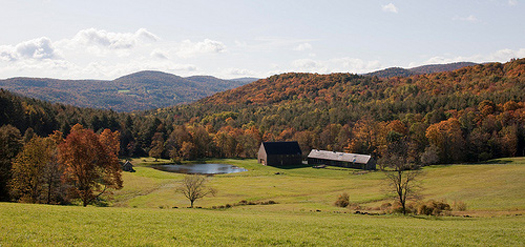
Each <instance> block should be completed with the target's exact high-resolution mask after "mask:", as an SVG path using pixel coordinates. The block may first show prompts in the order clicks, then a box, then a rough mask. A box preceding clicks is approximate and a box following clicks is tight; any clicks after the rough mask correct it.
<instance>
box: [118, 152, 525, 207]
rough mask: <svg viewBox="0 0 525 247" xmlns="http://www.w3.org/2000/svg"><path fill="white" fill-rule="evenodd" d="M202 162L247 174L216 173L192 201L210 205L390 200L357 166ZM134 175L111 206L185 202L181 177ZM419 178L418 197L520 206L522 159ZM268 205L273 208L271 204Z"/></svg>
mask: <svg viewBox="0 0 525 247" xmlns="http://www.w3.org/2000/svg"><path fill="white" fill-rule="evenodd" d="M205 162H207V163H226V164H232V165H236V166H240V167H244V168H246V169H248V170H249V171H247V172H241V173H234V174H225V175H216V176H213V177H210V184H211V185H212V186H214V187H215V188H216V189H218V191H219V193H218V195H217V196H216V197H207V198H204V199H201V200H199V201H197V202H196V205H197V206H202V207H211V206H219V205H225V204H234V203H236V202H239V201H241V200H248V201H268V200H274V201H277V202H279V203H280V206H278V208H279V210H290V211H294V210H295V211H297V210H306V211H308V210H316V209H322V210H338V208H336V207H334V206H333V203H334V201H335V200H336V198H337V196H338V195H339V194H341V193H343V192H346V193H348V194H349V196H350V201H351V202H352V203H358V204H360V205H361V206H363V207H368V208H377V207H378V206H380V205H381V204H382V203H385V202H392V201H393V199H392V197H391V196H389V195H388V193H387V192H388V191H387V184H386V182H385V179H384V174H382V173H381V172H378V171H375V172H362V171H361V170H355V169H345V168H338V167H328V169H313V168H311V167H309V166H304V167H298V168H294V169H283V168H276V167H269V166H262V165H260V164H258V163H257V162H256V160H251V159H246V160H237V159H222V160H207V161H205ZM136 169H137V172H136V173H124V189H123V190H121V191H117V192H115V195H114V205H117V206H128V207H139V208H144V207H150V208H151V207H174V206H177V207H186V206H187V205H188V201H187V200H186V199H185V198H184V197H183V196H182V195H181V194H178V193H176V192H175V188H176V187H177V186H178V184H179V183H180V181H181V179H182V177H183V175H181V174H176V173H168V172H163V171H158V170H155V169H152V168H150V167H147V166H139V167H137V168H136ZM423 171H424V173H423V175H422V176H421V186H422V190H421V192H420V194H421V195H422V197H423V199H425V200H428V199H435V200H446V201H447V202H448V203H452V202H453V201H463V202H465V203H467V206H468V208H469V210H477V211H511V212H513V211H523V210H525V197H523V196H521V194H522V193H523V191H525V180H524V179H523V177H525V158H508V159H498V160H493V161H491V163H485V164H475V165H473V164H469V165H448V166H431V167H425V168H424V169H423ZM272 208H273V207H272Z"/></svg>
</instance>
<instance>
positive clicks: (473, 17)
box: [452, 15, 480, 23]
mask: <svg viewBox="0 0 525 247" xmlns="http://www.w3.org/2000/svg"><path fill="white" fill-rule="evenodd" d="M452 20H455V21H466V22H472V23H476V22H480V20H479V19H478V18H476V17H475V16H474V15H469V16H467V17H459V16H456V17H454V18H452Z"/></svg>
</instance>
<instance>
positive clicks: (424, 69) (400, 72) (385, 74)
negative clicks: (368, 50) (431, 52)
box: [364, 62, 477, 78]
mask: <svg viewBox="0 0 525 247" xmlns="http://www.w3.org/2000/svg"><path fill="white" fill-rule="evenodd" d="M474 65H477V63H472V62H457V63H447V64H430V65H423V66H418V67H414V68H409V69H404V68H400V67H391V68H386V69H383V70H378V71H374V72H371V73H367V74H364V75H366V76H377V77H382V78H389V77H394V76H399V77H407V76H412V75H421V74H431V73H438V72H445V71H452V70H457V69H461V68H463V67H468V66H474Z"/></svg>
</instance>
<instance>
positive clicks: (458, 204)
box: [452, 201, 467, 211]
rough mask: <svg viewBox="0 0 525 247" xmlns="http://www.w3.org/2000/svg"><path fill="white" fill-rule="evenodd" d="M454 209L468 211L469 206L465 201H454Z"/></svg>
mask: <svg viewBox="0 0 525 247" xmlns="http://www.w3.org/2000/svg"><path fill="white" fill-rule="evenodd" d="M452 207H453V208H454V210H457V211H466V210H467V204H466V203H465V202H463V201H454V203H453V204H452Z"/></svg>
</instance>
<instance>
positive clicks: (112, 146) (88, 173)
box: [0, 124, 122, 206]
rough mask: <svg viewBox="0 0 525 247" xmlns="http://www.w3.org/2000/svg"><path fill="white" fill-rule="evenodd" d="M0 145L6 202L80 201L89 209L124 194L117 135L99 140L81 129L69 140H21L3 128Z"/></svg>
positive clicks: (1, 195)
mask: <svg viewBox="0 0 525 247" xmlns="http://www.w3.org/2000/svg"><path fill="white" fill-rule="evenodd" d="M0 141H1V142H0V143H1V144H2V147H1V148H2V149H1V150H2V156H0V157H1V159H0V162H1V163H0V164H1V166H0V168H1V169H2V172H1V176H2V179H1V180H0V199H1V200H3V201H8V200H12V201H17V202H25V203H46V204H69V203H71V202H72V201H74V200H77V199H78V200H80V202H81V203H82V205H83V206H87V205H89V204H91V203H94V202H96V200H98V199H99V198H100V196H101V195H102V194H103V193H105V192H106V191H107V190H109V189H120V188H122V179H121V174H120V173H121V169H120V163H119V160H118V156H117V155H118V151H119V148H120V144H119V132H118V131H115V132H112V131H110V130H109V129H105V130H104V131H102V132H101V133H100V134H95V133H94V132H93V131H92V130H90V129H85V128H84V127H83V126H82V125H80V124H77V125H75V126H73V127H72V128H71V131H70V133H69V134H68V135H67V137H65V138H64V137H63V133H61V132H60V131H54V132H53V133H52V134H50V135H49V136H47V137H40V136H38V135H32V136H31V137H28V136H24V137H22V136H21V134H20V131H19V130H18V129H17V128H16V127H13V126H11V125H4V126H2V127H0Z"/></svg>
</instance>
